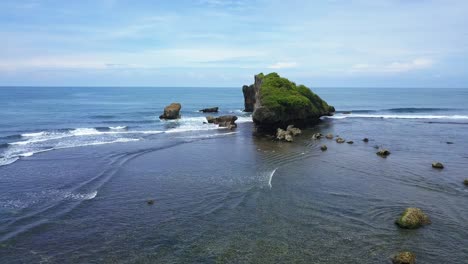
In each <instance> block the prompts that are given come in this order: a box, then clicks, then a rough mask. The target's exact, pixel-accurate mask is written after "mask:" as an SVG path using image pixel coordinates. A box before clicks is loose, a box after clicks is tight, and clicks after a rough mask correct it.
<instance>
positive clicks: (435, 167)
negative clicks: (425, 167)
mask: <svg viewBox="0 0 468 264" xmlns="http://www.w3.org/2000/svg"><path fill="white" fill-rule="evenodd" d="M432 168H434V169H443V168H444V165H443V164H442V163H440V162H434V163H432Z"/></svg>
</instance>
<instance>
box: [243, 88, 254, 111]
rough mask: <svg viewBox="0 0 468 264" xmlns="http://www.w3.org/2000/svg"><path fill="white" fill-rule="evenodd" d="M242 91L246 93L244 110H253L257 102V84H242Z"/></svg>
mask: <svg viewBox="0 0 468 264" xmlns="http://www.w3.org/2000/svg"><path fill="white" fill-rule="evenodd" d="M242 93H243V94H244V112H253V111H254V107H255V102H256V98H255V95H256V92H255V85H253V84H252V85H244V86H242Z"/></svg>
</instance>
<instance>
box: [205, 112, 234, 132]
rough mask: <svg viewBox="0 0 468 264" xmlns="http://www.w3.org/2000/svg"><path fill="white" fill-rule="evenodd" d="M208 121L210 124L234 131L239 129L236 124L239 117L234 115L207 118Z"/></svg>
mask: <svg viewBox="0 0 468 264" xmlns="http://www.w3.org/2000/svg"><path fill="white" fill-rule="evenodd" d="M206 120H207V121H208V123H210V124H215V125H218V126H219V127H227V128H229V129H233V128H236V127H237V124H236V123H235V122H236V120H237V116H233V115H225V116H218V117H214V116H207V117H206Z"/></svg>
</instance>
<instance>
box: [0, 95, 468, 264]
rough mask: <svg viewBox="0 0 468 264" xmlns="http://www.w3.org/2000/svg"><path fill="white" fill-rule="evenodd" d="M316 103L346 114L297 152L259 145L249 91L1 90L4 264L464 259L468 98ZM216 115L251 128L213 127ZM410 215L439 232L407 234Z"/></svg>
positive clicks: (306, 138)
mask: <svg viewBox="0 0 468 264" xmlns="http://www.w3.org/2000/svg"><path fill="white" fill-rule="evenodd" d="M315 91H316V92H317V93H318V94H319V95H320V96H322V97H323V98H324V99H325V100H327V101H328V102H329V103H330V104H333V105H334V106H335V107H336V108H337V110H338V111H340V113H338V114H337V115H335V116H334V117H333V118H325V119H324V120H323V122H322V123H321V124H319V125H318V126H316V127H314V128H311V129H309V130H307V131H305V133H304V135H302V136H301V137H299V138H297V142H295V143H293V144H287V143H281V142H273V141H271V140H269V139H266V138H254V137H252V133H251V132H252V123H251V122H249V117H248V114H244V113H242V112H241V111H240V110H241V109H242V108H243V101H242V100H243V98H242V93H241V89H240V88H239V89H227V88H226V89H202V88H157V89H156V88H155V89H151V88H40V89H39V88H2V89H0V93H1V96H0V100H1V102H0V108H1V109H0V110H1V111H0V117H1V118H0V136H1V140H2V141H1V142H2V144H3V145H2V146H3V147H2V148H0V153H1V154H0V155H2V156H3V162H4V163H3V164H4V166H0V182H1V185H0V256H1V259H2V261H3V262H5V263H24V262H39V261H44V262H51V263H62V262H64V261H65V262H72V263H90V262H91V263H102V262H104V263H106V262H109V263H113V262H122V263H154V262H159V263H184V262H199V263H206V262H208V263H214V262H221V263H239V262H247V263H249V262H250V263H252V262H253V263H272V262H298V263H337V262H342V263H356V262H359V263H385V262H386V261H387V262H388V258H389V257H390V256H391V255H392V254H394V253H395V252H397V251H400V250H411V251H414V252H415V253H416V254H417V257H418V262H420V263H463V261H465V260H466V259H467V256H468V252H467V248H466V246H465V245H466V240H467V239H468V233H467V230H468V226H467V219H468V209H467V208H466V201H467V199H468V189H467V188H466V187H464V186H463V184H462V181H463V179H464V178H468V175H467V170H466V168H467V165H468V152H467V151H466V149H467V147H468V143H467V142H466V140H464V137H465V136H466V131H467V130H466V129H467V128H468V120H466V117H467V116H468V114H467V107H466V106H465V104H466V102H468V90H456V89H385V90H383V89H345V88H343V89H338V88H337V89H315ZM172 101H177V102H181V103H182V105H183V112H182V116H183V118H182V119H181V120H179V121H176V122H173V121H171V122H161V121H159V119H158V118H157V117H158V116H159V114H161V110H162V108H163V107H164V106H165V105H167V104H168V103H170V102H172ZM210 106H219V107H221V111H222V112H221V113H220V114H227V113H234V114H237V115H240V116H242V118H241V119H240V121H241V122H240V123H239V128H238V129H237V130H235V131H229V130H225V129H217V127H215V126H211V125H203V123H202V122H203V120H204V116H205V115H204V114H201V113H198V112H196V110H198V109H201V108H204V107H210ZM347 112H351V113H347ZM111 127H112V128H111ZM317 131H320V132H322V133H328V132H331V133H334V134H339V135H340V136H342V137H344V138H346V139H349V140H354V141H355V144H353V145H348V144H342V145H340V144H336V143H335V142H334V141H328V140H321V141H313V140H311V135H312V133H314V132H317ZM363 137H368V138H370V139H371V141H370V142H369V143H363V142H362V141H361V139H362V138H363ZM447 141H450V142H453V143H454V144H447V143H446V142H447ZM324 143H325V144H327V145H328V148H329V149H328V151H327V152H323V153H322V152H321V151H320V150H319V146H320V145H321V144H324ZM99 144H103V145H99ZM374 146H383V147H387V148H389V149H390V150H391V151H392V155H390V157H388V158H386V159H382V158H380V157H378V156H377V155H375V151H376V150H375V148H374ZM12 160H14V161H12ZM433 161H441V162H443V163H444V164H445V165H446V168H445V169H444V170H442V171H437V170H433V169H432V168H431V166H430V164H431V162H433ZM7 163H9V165H6V164H7ZM147 199H155V204H154V205H153V206H148V205H147V204H146V202H145V201H146V200H147ZM408 206H417V207H420V208H422V209H423V210H424V211H426V212H427V213H428V215H429V216H430V217H431V219H432V222H433V224H432V225H430V226H428V227H425V228H422V229H419V230H411V231H410V230H401V229H399V228H397V227H396V226H395V225H394V224H393V222H394V220H395V219H396V218H397V217H398V215H399V214H400V213H401V212H402V211H403V210H404V208H405V207H408Z"/></svg>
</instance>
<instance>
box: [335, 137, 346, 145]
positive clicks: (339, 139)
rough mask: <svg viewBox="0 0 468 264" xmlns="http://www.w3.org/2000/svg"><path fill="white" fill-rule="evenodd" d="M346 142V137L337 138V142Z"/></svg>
mask: <svg viewBox="0 0 468 264" xmlns="http://www.w3.org/2000/svg"><path fill="white" fill-rule="evenodd" d="M345 142H346V140H344V139H342V138H340V137H339V138H337V139H336V143H340V144H341V143H345Z"/></svg>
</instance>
